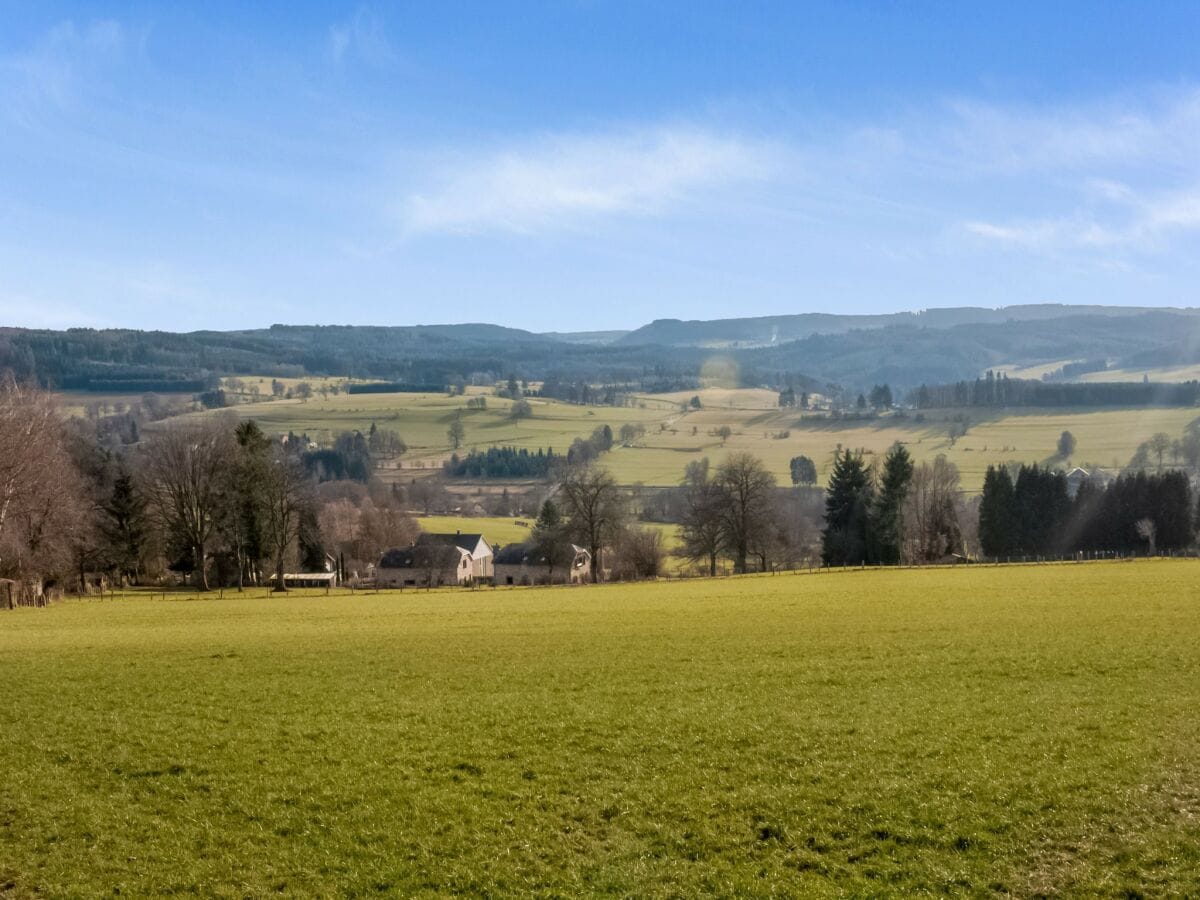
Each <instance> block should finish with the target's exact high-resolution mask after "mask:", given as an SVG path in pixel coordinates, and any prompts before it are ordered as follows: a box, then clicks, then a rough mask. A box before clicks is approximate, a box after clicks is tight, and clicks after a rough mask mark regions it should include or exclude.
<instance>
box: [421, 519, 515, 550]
mask: <svg viewBox="0 0 1200 900" xmlns="http://www.w3.org/2000/svg"><path fill="white" fill-rule="evenodd" d="M518 522H523V523H524V524H523V525H518V524H517V523H518ZM533 522H534V517H526V518H507V517H505V516H418V517H417V524H418V525H420V526H421V530H422V531H434V532H455V531H461V532H463V533H464V534H482V535H483V536H484V537H485V538H487V541H488V543H489V544H491V545H492V546H493V547H496V546H499V545H501V544H519V543H521V542H522V541H525V540H528V539H529V534H530V531H531V530H532V528H533Z"/></svg>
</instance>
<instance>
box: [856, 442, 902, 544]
mask: <svg viewBox="0 0 1200 900" xmlns="http://www.w3.org/2000/svg"><path fill="white" fill-rule="evenodd" d="M912 477H913V462H912V456H910V455H909V452H908V450H907V449H905V447H904V445H903V444H901V443H899V442H897V443H895V444H893V445H892V447H891V449H890V450H888V452H887V456H885V457H884V460H883V475H882V476H881V477H880V480H879V495H878V497H877V498H876V500H875V508H874V510H873V515H872V517H871V522H870V530H869V533H868V541H867V548H868V555H867V560H868V562H872V563H876V564H878V565H884V566H895V565H899V563H900V543H901V539H902V525H903V522H902V510H903V508H904V498H905V497H907V496H908V489H909V486H910V485H911V484H912Z"/></svg>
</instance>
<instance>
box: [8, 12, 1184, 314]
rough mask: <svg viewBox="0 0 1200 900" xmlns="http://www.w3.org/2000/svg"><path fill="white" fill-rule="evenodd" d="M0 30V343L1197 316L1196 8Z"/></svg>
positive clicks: (121, 22) (160, 19) (489, 17)
mask: <svg viewBox="0 0 1200 900" xmlns="http://www.w3.org/2000/svg"><path fill="white" fill-rule="evenodd" d="M251 6H253V8H249V7H251ZM0 16H2V18H3V21H4V22H5V25H4V28H3V29H0V324H6V325H27V326H41V327H55V328H61V327H68V326H75V325H87V326H97V327H100V326H132V327H145V328H162V329H170V330H190V329H196V328H221V329H229V328H249V327H259V326H263V325H269V324H271V323H273V322H288V323H352V324H411V323H433V322H463V321H492V322H497V323H501V324H507V325H514V326H518V327H524V328H529V329H532V330H538V331H549V330H591V329H608V328H627V327H635V326H637V325H640V324H643V323H644V322H647V321H649V320H651V319H653V318H660V317H679V318H717V317H722V316H731V315H772V314H783V313H795V312H808V311H825V312H863V313H867V312H883V311H892V310H901V309H921V308H928V307H939V306H954V305H982V306H999V305H1006V304H1013V303H1032V302H1063V303H1088V302H1098V303H1112V304H1138V305H1200V296H1198V293H1200V292H1198V291H1197V285H1200V253H1198V251H1200V54H1197V53H1196V51H1195V48H1196V46H1197V43H1198V40H1200V4H1197V3H1194V2H1192V3H1179V4H1172V3H1155V4H1093V3H1088V4H1074V3H1069V2H1060V3H1030V4H1020V3H1003V4H1000V3H997V4H991V5H990V6H989V5H985V4H975V3H945V4H925V3H915V2H913V3H899V2H897V3H877V4H856V3H839V4H829V5H824V6H808V5H804V4H800V3H778V4H772V3H755V4H747V3H701V2H691V3H667V2H661V3H651V2H627V3H621V2H600V0H594V2H560V3H519V4H501V3H475V4H465V3H453V2H438V3H427V2H420V3H416V2H414V3H404V4H382V3H381V4H365V5H359V4H347V5H338V4H332V3H329V4H305V3H302V2H293V3H287V4H279V5H275V6H270V5H268V4H253V5H251V4H233V3H230V4H224V3H215V2H209V3H204V4H190V5H188V4H173V5H171V6H169V7H168V6H167V5H166V4H157V3H146V4H138V3H121V4H104V3H55V2H53V0H50V2H39V3H36V4H30V3H24V2H12V3H5V2H2V0H0Z"/></svg>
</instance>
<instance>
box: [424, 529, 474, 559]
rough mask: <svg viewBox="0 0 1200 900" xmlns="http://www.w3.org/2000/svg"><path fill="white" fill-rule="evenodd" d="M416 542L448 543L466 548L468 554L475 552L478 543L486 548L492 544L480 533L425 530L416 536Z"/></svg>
mask: <svg viewBox="0 0 1200 900" xmlns="http://www.w3.org/2000/svg"><path fill="white" fill-rule="evenodd" d="M417 543H418V544H434V543H436V544H450V545H453V546H455V547H461V548H462V549H464V550H466V551H467V552H468V553H470V554H474V553H475V551H476V550H477V549H478V548H479V545H480V543H482V544H483V546H484V548H485V549H487V550H491V549H492V545H491V544H489V543H488V541H487V538H485V537H484V536H483V535H482V534H463V533H461V532H456V533H454V534H449V533H442V532H434V531H426V532H422V534H421V536H420V537H419V538H417Z"/></svg>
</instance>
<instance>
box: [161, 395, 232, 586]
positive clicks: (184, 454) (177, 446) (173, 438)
mask: <svg viewBox="0 0 1200 900" xmlns="http://www.w3.org/2000/svg"><path fill="white" fill-rule="evenodd" d="M232 441H233V437H232V429H230V428H229V427H227V426H226V425H225V423H224V422H222V421H219V420H215V419H214V420H209V421H207V422H205V423H204V424H202V425H196V426H192V425H188V426H179V427H175V428H168V429H164V430H162V431H159V432H157V433H156V434H155V435H154V436H153V437H152V438H151V439H150V440H149V441H147V443H146V448H145V475H146V496H147V497H148V498H149V500H150V503H151V507H152V509H153V510H154V512H155V514H156V515H157V517H158V519H159V522H160V523H161V525H162V526H163V528H164V529H165V530H167V531H169V532H172V533H174V534H175V535H176V537H177V538H178V539H179V540H180V541H182V542H183V543H184V544H186V546H187V547H188V548H189V549H190V551H191V554H192V562H193V565H194V566H195V569H194V573H195V576H194V577H195V580H196V586H197V587H198V588H200V589H202V590H208V574H207V568H206V556H207V549H208V545H209V540H210V539H211V538H212V536H213V532H214V530H215V528H216V522H217V514H218V511H219V510H218V507H219V502H220V495H221V488H222V482H223V476H224V475H225V471H226V469H227V467H228V466H229V465H230V464H231V460H232V458H233V452H232Z"/></svg>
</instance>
